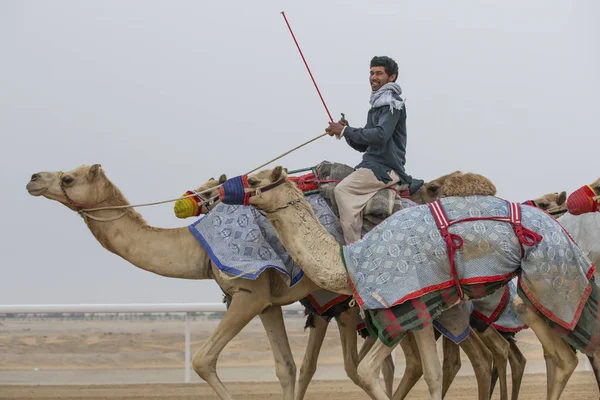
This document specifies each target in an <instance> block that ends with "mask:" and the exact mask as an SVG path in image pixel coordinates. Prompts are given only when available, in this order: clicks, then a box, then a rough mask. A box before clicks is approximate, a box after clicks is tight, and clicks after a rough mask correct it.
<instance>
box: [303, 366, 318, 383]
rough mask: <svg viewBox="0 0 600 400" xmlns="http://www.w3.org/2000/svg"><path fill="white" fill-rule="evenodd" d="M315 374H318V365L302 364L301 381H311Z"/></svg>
mask: <svg viewBox="0 0 600 400" xmlns="http://www.w3.org/2000/svg"><path fill="white" fill-rule="evenodd" d="M315 372H317V363H308V364H302V366H300V379H301V380H311V379H312V377H313V376H314V375H315Z"/></svg>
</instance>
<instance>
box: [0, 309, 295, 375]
mask: <svg viewBox="0 0 600 400" xmlns="http://www.w3.org/2000/svg"><path fill="white" fill-rule="evenodd" d="M283 309H284V311H303V310H304V307H303V306H302V305H301V304H300V303H293V304H290V305H288V306H284V307H283ZM225 310H226V307H225V304H223V303H139V304H135V303H132V304H15V305H0V314H62V313H72V314H98V313H166V312H168V313H184V314H185V328H184V329H185V332H184V333H185V360H184V364H185V382H186V383H189V382H190V379H191V376H190V374H191V366H190V362H191V352H190V313H191V312H219V311H225Z"/></svg>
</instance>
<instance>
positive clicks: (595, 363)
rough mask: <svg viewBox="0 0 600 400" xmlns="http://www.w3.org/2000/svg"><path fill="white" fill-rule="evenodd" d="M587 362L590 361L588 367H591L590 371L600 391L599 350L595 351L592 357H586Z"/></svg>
mask: <svg viewBox="0 0 600 400" xmlns="http://www.w3.org/2000/svg"><path fill="white" fill-rule="evenodd" d="M588 360H589V361H590V365H591V366H592V371H594V376H595V377H596V384H597V385H598V390H600V349H596V351H594V354H593V355H592V356H588Z"/></svg>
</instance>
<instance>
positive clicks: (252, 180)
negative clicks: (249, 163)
mask: <svg viewBox="0 0 600 400" xmlns="http://www.w3.org/2000/svg"><path fill="white" fill-rule="evenodd" d="M259 183H260V180H258V179H256V178H248V186H252V187H255V186H258V184H259Z"/></svg>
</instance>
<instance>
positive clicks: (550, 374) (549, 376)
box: [534, 332, 556, 398]
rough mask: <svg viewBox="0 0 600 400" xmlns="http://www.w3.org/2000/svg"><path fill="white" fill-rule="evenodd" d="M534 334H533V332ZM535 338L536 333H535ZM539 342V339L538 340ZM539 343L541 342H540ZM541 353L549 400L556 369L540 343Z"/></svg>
mask: <svg viewBox="0 0 600 400" xmlns="http://www.w3.org/2000/svg"><path fill="white" fill-rule="evenodd" d="M534 333H535V332H534ZM536 336H537V333H536ZM538 340H539V338H538ZM540 342H541V340H540ZM542 352H543V353H544V361H545V362H546V396H547V397H548V398H550V390H551V386H552V381H553V380H554V374H555V372H556V368H555V365H554V361H552V357H550V354H549V353H548V352H547V351H546V347H545V346H544V344H543V343H542Z"/></svg>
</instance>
